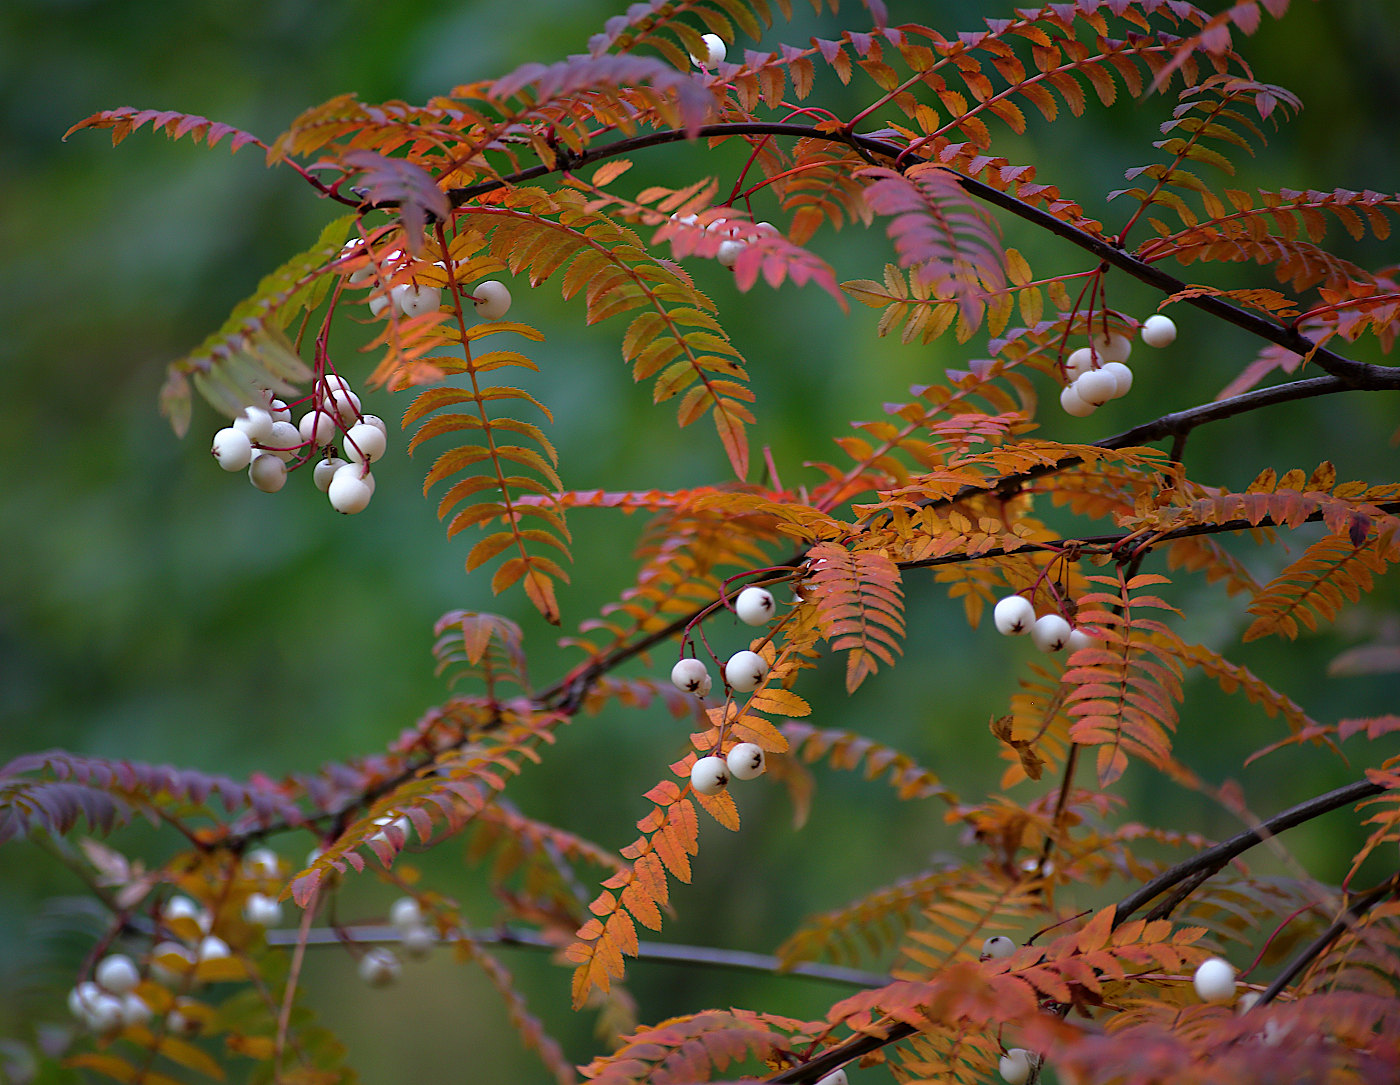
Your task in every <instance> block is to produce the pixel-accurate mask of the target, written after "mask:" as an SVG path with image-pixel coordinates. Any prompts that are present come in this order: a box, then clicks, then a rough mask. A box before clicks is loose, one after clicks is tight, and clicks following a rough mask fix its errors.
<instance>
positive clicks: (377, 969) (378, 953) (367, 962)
mask: <svg viewBox="0 0 1400 1085" xmlns="http://www.w3.org/2000/svg"><path fill="white" fill-rule="evenodd" d="M359 968H360V979H362V980H364V981H365V982H366V983H367V984H369V985H370V986H371V987H388V986H389V985H390V984H391V983H393V982H394V981H395V980H397V979H398V978H399V975H400V974H401V973H402V972H403V965H402V964H401V963H400V962H399V959H398V957H396V956H395V955H394V954H393V952H392V951H390V950H387V949H384V948H383V947H382V946H375V947H374V948H373V949H371V950H370V951H369V952H367V953H366V954H365V955H364V956H363V957H361V958H360V965H359Z"/></svg>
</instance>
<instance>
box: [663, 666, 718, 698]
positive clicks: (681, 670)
mask: <svg viewBox="0 0 1400 1085" xmlns="http://www.w3.org/2000/svg"><path fill="white" fill-rule="evenodd" d="M709 677H710V672H709V670H708V669H707V668H706V667H705V664H703V663H701V662H700V661H699V660H698V659H682V660H680V661H679V662H678V663H677V664H676V665H675V666H674V667H672V668H671V685H673V686H675V687H676V688H677V689H678V690H680V691H681V692H682V693H697V694H700V695H701V696H703V695H704V690H702V688H701V687H702V686H704V685H706V684H707V683H706V679H708V678H709Z"/></svg>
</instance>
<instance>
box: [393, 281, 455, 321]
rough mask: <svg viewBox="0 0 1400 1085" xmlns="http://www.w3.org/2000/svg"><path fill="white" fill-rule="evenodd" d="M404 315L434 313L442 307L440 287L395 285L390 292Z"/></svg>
mask: <svg viewBox="0 0 1400 1085" xmlns="http://www.w3.org/2000/svg"><path fill="white" fill-rule="evenodd" d="M390 293H391V296H392V297H393V299H394V301H395V302H396V303H397V304H398V307H399V311H400V312H402V313H403V315H404V316H421V315H422V314H423V313H436V312H437V311H438V310H439V309H441V308H442V288H441V287H439V286H412V285H407V284H405V285H402V286H396V287H394V289H393V290H392V291H391V292H390Z"/></svg>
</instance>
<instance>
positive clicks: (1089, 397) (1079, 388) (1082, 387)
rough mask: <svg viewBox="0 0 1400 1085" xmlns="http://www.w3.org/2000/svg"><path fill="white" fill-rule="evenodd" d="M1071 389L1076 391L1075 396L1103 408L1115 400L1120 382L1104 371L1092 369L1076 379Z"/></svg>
mask: <svg viewBox="0 0 1400 1085" xmlns="http://www.w3.org/2000/svg"><path fill="white" fill-rule="evenodd" d="M1070 387H1071V388H1072V389H1073V390H1074V394H1075V395H1077V396H1078V397H1079V398H1080V399H1082V400H1083V401H1084V402H1085V403H1088V404H1090V405H1091V406H1094V407H1102V406H1103V405H1104V404H1105V403H1107V402H1108V401H1109V400H1110V399H1113V398H1114V395H1115V393H1116V392H1117V391H1118V381H1117V379H1116V378H1115V377H1114V376H1113V374H1111V373H1106V372H1105V371H1104V370H1102V369H1091V370H1089V372H1087V373H1081V374H1080V375H1079V376H1078V377H1077V378H1075V381H1074V383H1073V384H1072V385H1070ZM1062 402H1063V401H1062Z"/></svg>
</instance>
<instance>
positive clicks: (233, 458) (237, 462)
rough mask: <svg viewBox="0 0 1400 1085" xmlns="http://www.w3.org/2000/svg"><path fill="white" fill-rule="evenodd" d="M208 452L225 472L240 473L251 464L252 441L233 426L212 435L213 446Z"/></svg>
mask: <svg viewBox="0 0 1400 1085" xmlns="http://www.w3.org/2000/svg"><path fill="white" fill-rule="evenodd" d="M209 451H210V452H211V453H212V454H213V456H214V459H216V460H217V461H218V462H219V466H220V467H222V468H223V469H224V470H225V471H242V470H243V468H245V467H247V466H248V465H249V464H250V463H252V462H253V442H252V440H251V439H249V437H248V435H247V434H246V433H244V432H243V431H242V430H241V429H235V428H234V427H233V426H229V427H228V428H227V429H221V430H219V432H218V433H216V434H214V445H213V447H212V448H210V450H209Z"/></svg>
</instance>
